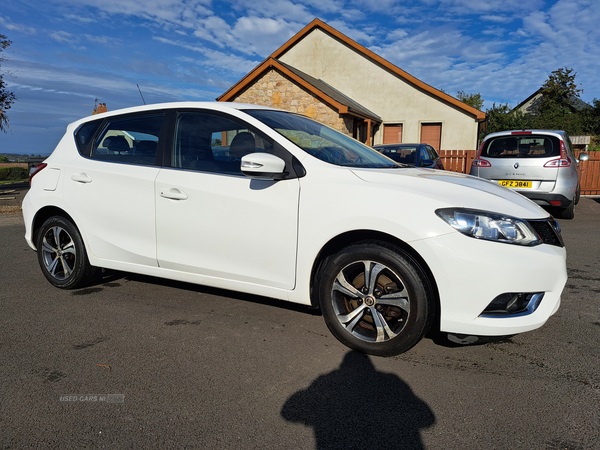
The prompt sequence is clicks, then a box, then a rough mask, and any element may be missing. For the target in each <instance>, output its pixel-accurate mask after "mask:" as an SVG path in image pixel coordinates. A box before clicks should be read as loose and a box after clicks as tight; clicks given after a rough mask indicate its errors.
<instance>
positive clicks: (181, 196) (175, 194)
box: [160, 188, 188, 200]
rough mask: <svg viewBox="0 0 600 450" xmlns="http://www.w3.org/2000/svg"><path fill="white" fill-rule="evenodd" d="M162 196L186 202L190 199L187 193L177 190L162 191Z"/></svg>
mask: <svg viewBox="0 0 600 450" xmlns="http://www.w3.org/2000/svg"><path fill="white" fill-rule="evenodd" d="M160 196H161V197H164V198H170V199H171V200H186V199H187V198H188V196H187V194H186V193H185V192H183V191H180V190H179V189H177V188H171V189H163V190H162V191H160Z"/></svg>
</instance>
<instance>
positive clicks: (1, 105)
mask: <svg viewBox="0 0 600 450" xmlns="http://www.w3.org/2000/svg"><path fill="white" fill-rule="evenodd" d="M10 44H12V41H10V40H9V39H8V38H7V37H6V36H4V35H3V34H0V64H1V63H2V62H4V61H6V60H7V59H8V58H6V57H5V56H2V52H3V51H4V50H6V49H7V48H8V47H9V46H10ZM15 99H16V97H15V94H13V93H12V92H10V91H9V90H8V89H7V88H6V82H5V81H4V73H3V71H2V70H1V65H0V131H4V132H5V133H6V132H7V130H9V129H10V127H9V126H8V115H7V113H6V111H8V110H9V109H10V107H11V106H12V104H13V102H14V101H15Z"/></svg>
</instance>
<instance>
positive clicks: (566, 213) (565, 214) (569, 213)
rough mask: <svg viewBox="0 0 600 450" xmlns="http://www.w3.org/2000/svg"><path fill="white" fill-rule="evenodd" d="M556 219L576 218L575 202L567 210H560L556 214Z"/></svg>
mask: <svg viewBox="0 0 600 450" xmlns="http://www.w3.org/2000/svg"><path fill="white" fill-rule="evenodd" d="M556 217H558V218H559V219H572V218H574V217H575V201H572V202H571V204H570V205H569V206H567V207H566V208H565V209H559V210H558V211H557V212H556Z"/></svg>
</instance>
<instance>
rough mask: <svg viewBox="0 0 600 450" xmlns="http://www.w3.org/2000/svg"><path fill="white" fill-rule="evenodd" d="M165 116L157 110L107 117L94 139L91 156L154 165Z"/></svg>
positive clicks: (120, 161) (102, 159) (112, 160)
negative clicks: (156, 111) (140, 113)
mask: <svg viewBox="0 0 600 450" xmlns="http://www.w3.org/2000/svg"><path fill="white" fill-rule="evenodd" d="M164 116H165V114H164V113H159V114H147V115H137V116H131V117H120V118H114V119H109V120H108V121H107V122H106V123H105V124H104V126H103V128H102V131H101V132H100V134H99V135H98V136H97V137H96V139H95V141H94V145H93V148H92V153H91V158H92V159H97V160H101V161H111V162H119V163H125V164H141V165H154V164H155V163H156V152H157V148H158V138H159V136H160V130H161V127H162V123H163V119H164Z"/></svg>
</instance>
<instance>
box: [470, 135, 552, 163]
mask: <svg viewBox="0 0 600 450" xmlns="http://www.w3.org/2000/svg"><path fill="white" fill-rule="evenodd" d="M481 156H484V157H486V158H551V157H558V156H560V140H559V139H558V138H557V137H554V136H536V135H532V134H525V135H511V136H499V137H497V138H492V139H490V140H489V141H487V142H486V143H485V145H484V147H483V149H482V151H481Z"/></svg>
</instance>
